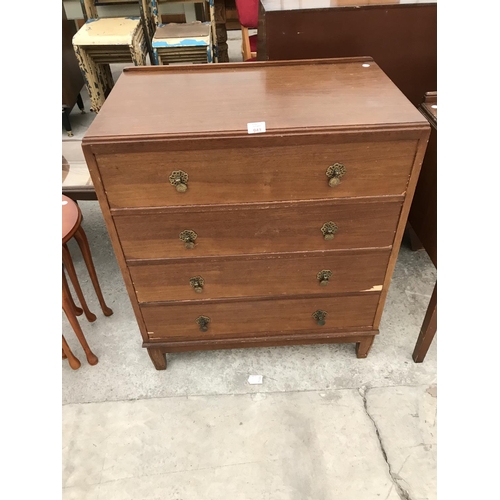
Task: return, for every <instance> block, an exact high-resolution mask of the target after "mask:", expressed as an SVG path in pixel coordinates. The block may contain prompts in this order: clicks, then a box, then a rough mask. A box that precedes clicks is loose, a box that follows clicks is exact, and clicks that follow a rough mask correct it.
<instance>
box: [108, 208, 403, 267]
mask: <svg viewBox="0 0 500 500" xmlns="http://www.w3.org/2000/svg"><path fill="white" fill-rule="evenodd" d="M400 210H401V202H399V201H394V202H377V203H373V202H372V203H355V202H351V203H339V204H336V205H334V204H329V205H327V204H312V205H311V204H307V205H303V204H298V203H296V204H292V205H289V206H283V205H280V204H278V205H261V206H259V207H258V208H253V207H252V208H248V207H246V208H242V207H239V209H238V208H237V207H234V208H233V209H225V210H216V209H213V208H212V209H205V211H200V210H186V211H185V212H182V213H180V212H168V213H153V214H148V215H116V216H115V217H114V222H115V225H116V228H117V230H118V235H119V238H120V241H121V244H122V247H123V251H124V253H125V257H126V258H127V259H161V258H174V257H196V256H202V255H205V256H210V255H213V256H217V255H237V254H253V253H256V254H258V253H272V252H305V251H314V250H339V249H350V248H364V247H386V246H390V245H392V242H393V240H394V233H395V230H396V226H397V222H398V217H399V213H400ZM330 222H333V223H334V224H336V226H337V232H336V234H335V235H334V238H333V239H331V240H326V239H325V238H324V235H323V232H322V228H323V231H328V230H329V227H330V228H331V227H332V226H331V225H328V223H330ZM325 224H327V226H325ZM184 231H190V233H184ZM181 235H182V236H183V237H185V238H187V239H188V241H187V243H184V242H183V241H181V239H180V236H181ZM194 237H196V239H195V240H194V242H193V240H192V238H194ZM189 238H191V240H190V239H189ZM186 245H187V246H192V248H186Z"/></svg>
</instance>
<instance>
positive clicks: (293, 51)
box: [257, 0, 437, 106]
mask: <svg viewBox="0 0 500 500" xmlns="http://www.w3.org/2000/svg"><path fill="white" fill-rule="evenodd" d="M436 33H437V8H436V0H423V1H422V0H421V1H418V0H415V1H413V2H410V3H408V2H403V1H400V0H371V1H367V0H307V1H301V0H261V3H260V13H259V27H258V44H257V59H258V60H261V61H266V60H270V61H276V60H291V59H315V58H328V57H350V56H370V57H373V59H374V60H375V61H376V62H377V64H378V65H379V66H380V67H381V68H382V70H384V72H385V73H386V74H387V75H388V76H389V78H391V80H392V81H393V82H394V83H395V84H396V85H397V86H398V87H399V88H400V90H401V91H402V92H403V93H404V94H405V95H406V97H407V98H408V99H410V101H411V102H412V103H413V104H414V105H415V106H418V105H419V104H420V103H421V102H422V97H423V95H424V93H425V92H427V91H428V90H429V89H435V88H437V83H436V79H437V68H436V65H437V48H436V47H437V40H436V38H437V35H436Z"/></svg>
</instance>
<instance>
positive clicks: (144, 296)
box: [129, 249, 390, 303]
mask: <svg viewBox="0 0 500 500" xmlns="http://www.w3.org/2000/svg"><path fill="white" fill-rule="evenodd" d="M389 255H390V251H389V250H388V249H387V250H383V251H369V252H368V251H361V252H325V253H322V252H314V253H308V254H298V255H297V254H282V255H275V256H273V257H272V258H268V257H259V258H255V257H253V258H248V257H247V258H245V259H242V258H236V259H235V258H226V259H204V258H200V259H196V260H189V261H187V262H186V260H184V259H183V260H180V261H176V262H167V263H155V264H148V263H147V262H145V263H141V265H131V266H129V271H130V274H131V276H132V281H133V283H134V287H135V290H136V293H137V300H138V301H139V302H141V303H142V302H161V301H176V300H197V299H217V298H227V297H249V296H258V297H260V296H280V295H281V296H287V295H300V294H311V295H314V294H325V293H347V292H360V291H366V290H373V291H374V290H378V291H380V290H381V289H382V284H383V282H384V277H385V272H386V267H387V263H388V261H389Z"/></svg>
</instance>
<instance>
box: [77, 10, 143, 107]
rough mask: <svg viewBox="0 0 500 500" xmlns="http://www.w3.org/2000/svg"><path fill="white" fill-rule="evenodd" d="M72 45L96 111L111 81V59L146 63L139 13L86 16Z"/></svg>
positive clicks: (137, 63) (109, 90) (102, 102)
mask: <svg viewBox="0 0 500 500" xmlns="http://www.w3.org/2000/svg"><path fill="white" fill-rule="evenodd" d="M73 48H74V50H75V54H76V58H77V59H78V64H79V65H80V70H81V72H82V74H83V77H84V80H85V83H86V85H87V90H88V92H89V96H90V102H91V104H92V110H93V111H95V112H96V113H98V112H99V110H100V109H101V107H102V105H103V104H104V101H105V100H106V97H107V96H108V94H109V93H110V92H111V89H112V88H113V85H114V81H113V76H112V75H111V69H110V68H109V65H110V64H111V63H123V62H133V63H134V64H135V65H136V66H145V65H146V39H145V37H144V30H143V29H142V24H141V19H140V18H139V17H137V18H133V17H120V18H106V19H88V21H87V22H86V23H85V24H84V25H83V26H82V27H81V28H80V30H79V31H78V32H77V33H76V35H75V36H74V37H73Z"/></svg>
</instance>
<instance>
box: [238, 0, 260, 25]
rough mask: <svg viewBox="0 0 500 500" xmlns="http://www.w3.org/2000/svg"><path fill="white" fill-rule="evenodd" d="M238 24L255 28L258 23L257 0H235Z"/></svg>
mask: <svg viewBox="0 0 500 500" xmlns="http://www.w3.org/2000/svg"><path fill="white" fill-rule="evenodd" d="M236 10H237V11H238V18H239V20H240V24H241V25H242V26H244V27H245V28H251V29H255V28H257V25H258V23H259V0H236Z"/></svg>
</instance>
